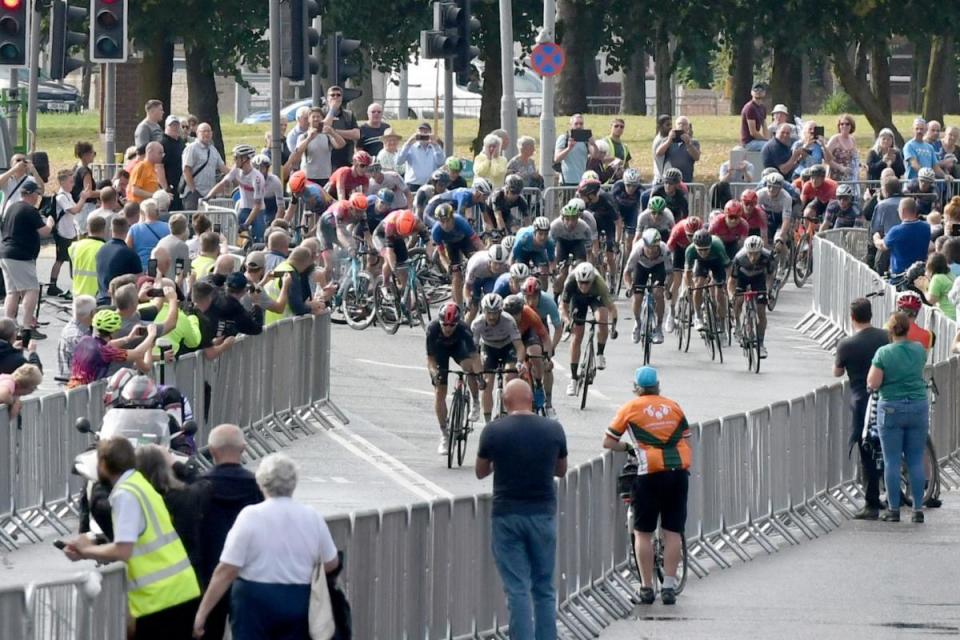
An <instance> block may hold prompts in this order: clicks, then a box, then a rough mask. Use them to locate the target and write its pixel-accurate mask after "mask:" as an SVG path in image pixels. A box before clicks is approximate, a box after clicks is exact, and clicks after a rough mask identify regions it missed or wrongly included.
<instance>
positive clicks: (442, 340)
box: [427, 302, 480, 455]
mask: <svg viewBox="0 0 960 640" xmlns="http://www.w3.org/2000/svg"><path fill="white" fill-rule="evenodd" d="M450 358H453V360H454V361H455V362H456V363H457V364H458V365H460V368H461V369H463V370H464V371H465V372H466V373H467V386H468V387H470V395H471V396H472V397H473V402H472V403H471V406H470V417H469V418H468V419H469V420H470V422H476V421H477V420H479V419H480V397H479V396H480V389H479V385H478V384H477V378H479V377H480V355H479V353H478V352H477V346H476V345H475V344H474V342H473V334H472V333H470V328H469V327H467V325H466V324H465V323H464V322H463V320H462V319H461V317H460V307H458V306H457V305H456V304H454V303H453V302H448V303H446V304H444V305H443V306H442V307H440V310H439V312H438V313H437V317H436V318H435V319H434V320H433V322H431V323H430V324H429V325H427V370H428V371H429V372H430V382H431V383H433V388H434V396H433V411H434V413H435V414H436V416H437V422H439V424H440V434H441V436H440V446H439V447H437V453H439V454H441V455H442V454H445V453H446V452H447V438H448V437H449V432H448V430H447V378H448V371H449V366H450Z"/></svg>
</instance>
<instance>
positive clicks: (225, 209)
mask: <svg viewBox="0 0 960 640" xmlns="http://www.w3.org/2000/svg"><path fill="white" fill-rule="evenodd" d="M200 211H202V212H203V213H205V214H206V216H207V217H208V218H210V222H212V223H213V224H214V228H216V225H220V233H222V234H223V236H224V238H226V239H227V244H230V245H236V244H237V243H238V239H239V237H240V222H239V220H238V219H237V212H236V210H234V208H233V200H231V199H230V198H214V199H212V200H209V201H205V202H201V203H200Z"/></svg>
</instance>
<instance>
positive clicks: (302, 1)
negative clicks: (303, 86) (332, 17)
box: [280, 0, 320, 82]
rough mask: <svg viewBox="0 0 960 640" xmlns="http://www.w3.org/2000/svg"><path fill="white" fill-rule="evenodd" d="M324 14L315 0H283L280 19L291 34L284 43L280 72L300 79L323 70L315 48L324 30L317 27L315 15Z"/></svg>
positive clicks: (286, 76)
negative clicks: (320, 30) (315, 26)
mask: <svg viewBox="0 0 960 640" xmlns="http://www.w3.org/2000/svg"><path fill="white" fill-rule="evenodd" d="M318 15H320V5H319V4H318V3H317V2H316V1H315V0H281V2H280V23H281V24H282V25H283V28H284V33H286V34H289V37H285V38H283V39H282V42H281V45H280V75H281V76H283V77H284V78H287V79H289V80H294V81H297V82H300V81H304V80H306V79H307V78H309V77H310V76H312V75H313V74H315V73H318V72H319V71H320V61H319V60H317V58H316V57H315V56H313V55H311V54H312V53H313V48H314V47H316V46H317V45H318V44H320V33H319V32H318V31H317V30H316V29H314V28H313V19H314V18H316V17H317V16H318Z"/></svg>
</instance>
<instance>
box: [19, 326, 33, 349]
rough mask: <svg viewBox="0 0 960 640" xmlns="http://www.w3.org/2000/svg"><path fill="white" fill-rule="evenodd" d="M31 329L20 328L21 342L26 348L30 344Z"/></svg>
mask: <svg viewBox="0 0 960 640" xmlns="http://www.w3.org/2000/svg"><path fill="white" fill-rule="evenodd" d="M30 338H31V335H30V329H21V330H20V343H21V344H22V345H23V348H24V349H26V348H27V347H29V346H30Z"/></svg>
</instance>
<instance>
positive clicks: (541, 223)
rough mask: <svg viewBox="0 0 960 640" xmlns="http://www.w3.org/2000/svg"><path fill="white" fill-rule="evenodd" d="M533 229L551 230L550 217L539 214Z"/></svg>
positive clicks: (534, 220)
mask: <svg viewBox="0 0 960 640" xmlns="http://www.w3.org/2000/svg"><path fill="white" fill-rule="evenodd" d="M533 230H534V231H549V230H550V219H549V218H547V217H546V216H537V217H536V218H534V219H533Z"/></svg>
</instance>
